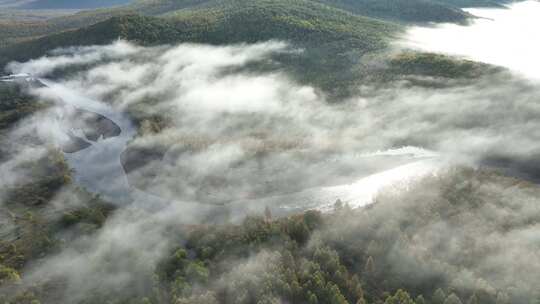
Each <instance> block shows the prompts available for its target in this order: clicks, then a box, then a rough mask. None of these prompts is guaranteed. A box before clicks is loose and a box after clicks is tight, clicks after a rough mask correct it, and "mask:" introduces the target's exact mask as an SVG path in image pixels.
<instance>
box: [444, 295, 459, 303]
mask: <svg viewBox="0 0 540 304" xmlns="http://www.w3.org/2000/svg"><path fill="white" fill-rule="evenodd" d="M444 304H462V303H461V300H460V299H459V297H458V296H457V295H456V294H455V293H451V294H450V295H449V296H448V297H446V300H444Z"/></svg>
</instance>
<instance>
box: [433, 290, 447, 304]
mask: <svg viewBox="0 0 540 304" xmlns="http://www.w3.org/2000/svg"><path fill="white" fill-rule="evenodd" d="M445 300H446V294H445V293H444V291H443V290H442V289H440V288H438V289H437V290H435V292H434V293H433V296H432V297H431V303H432V304H444V301H445Z"/></svg>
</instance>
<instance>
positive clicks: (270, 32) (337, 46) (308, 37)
mask: <svg viewBox="0 0 540 304" xmlns="http://www.w3.org/2000/svg"><path fill="white" fill-rule="evenodd" d="M399 30H400V27H398V26H396V25H394V24H391V23H386V22H383V21H378V20H375V19H370V18H366V17H361V16H357V15H353V14H351V13H347V12H345V11H343V10H339V9H335V8H331V7H329V6H325V5H322V4H319V3H315V2H312V1H307V0H274V1H270V0H261V1H247V0H235V1H220V2H219V3H218V2H216V5H212V6H202V7H198V8H196V9H190V10H179V11H176V12H174V13H170V14H168V15H167V16H166V17H165V18H155V17H144V16H140V15H125V16H120V17H114V18H111V19H109V20H106V21H104V22H100V23H97V24H95V25H93V26H90V27H87V28H82V29H79V30H75V31H67V32H63V33H59V34H55V35H51V36H47V37H43V38H39V39H35V40H31V41H28V42H24V43H20V44H16V45H13V46H10V47H7V48H4V49H1V50H0V65H4V64H6V63H7V62H9V61H12V60H17V61H23V60H27V59H29V58H35V57H38V56H41V55H44V54H45V53H46V52H47V51H49V50H51V49H54V48H58V47H66V46H70V45H91V44H105V43H109V42H111V41H113V40H115V39H118V38H122V39H126V40H129V41H133V42H136V43H139V44H142V45H157V44H163V43H180V42H200V43H210V44H230V43H246V42H247V43H252V42H258V41H266V40H270V39H277V40H284V41H288V42H290V43H291V44H292V46H293V47H300V48H304V49H305V52H304V53H303V54H302V56H300V55H296V57H294V58H291V57H288V58H281V60H280V62H282V63H284V66H288V67H291V69H292V70H293V71H292V72H293V73H295V74H296V75H298V76H299V77H302V78H304V80H307V81H310V82H315V83H316V84H318V85H320V86H322V87H335V85H334V83H335V82H340V79H339V78H340V77H341V78H343V77H346V78H347V79H346V81H349V80H352V79H355V78H359V77H357V76H358V75H348V74H347V72H346V71H347V70H349V69H350V68H351V61H350V58H351V56H350V55H351V54H357V57H359V56H361V55H362V54H366V53H368V52H374V51H376V50H382V49H383V48H385V47H386V45H387V43H388V41H389V40H390V39H391V38H392V37H393V36H394V35H395V34H396V33H397V32H398V31H399ZM347 54H349V55H347ZM321 58H325V60H324V61H323V60H320V59H321ZM315 62H318V64H316V65H315V64H313V63H315ZM330 70H331V71H340V73H339V74H340V75H342V76H339V77H338V78H334V77H332V79H325V78H326V77H325V76H324V75H325V74H326V73H328V72H329V71H330ZM343 85H345V83H343Z"/></svg>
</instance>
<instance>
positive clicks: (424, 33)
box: [403, 1, 540, 81]
mask: <svg viewBox="0 0 540 304" xmlns="http://www.w3.org/2000/svg"><path fill="white" fill-rule="evenodd" d="M467 11H468V12H470V13H471V14H473V15H475V16H478V17H480V18H481V19H476V20H475V21H474V22H473V24H472V25H469V26H461V25H455V24H444V25H436V26H433V27H413V28H411V29H409V30H408V33H407V36H406V37H405V40H406V41H405V42H404V43H403V44H404V45H406V46H408V47H412V48H416V49H421V50H424V51H429V52H436V53H444V54H451V55H458V56H463V57H466V58H469V59H472V60H475V61H480V62H485V63H490V64H494V65H500V66H503V67H506V68H509V69H511V70H512V71H515V72H516V73H519V74H521V75H524V76H526V77H530V78H534V79H535V80H537V81H538V80H540V63H539V61H538V54H539V53H540V42H539V41H538V39H535V37H536V36H537V35H538V28H539V27H540V20H539V19H538V16H539V15H540V2H538V1H524V2H518V3H514V4H512V5H510V6H509V8H508V9H468V10H467Z"/></svg>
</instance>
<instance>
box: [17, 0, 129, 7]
mask: <svg viewBox="0 0 540 304" xmlns="http://www.w3.org/2000/svg"><path fill="white" fill-rule="evenodd" d="M130 1H131V0H76V1H73V0H36V1H32V2H29V3H24V4H23V5H22V6H20V8H23V9H89V8H100V7H112V6H118V5H125V4H127V3H129V2H130Z"/></svg>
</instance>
